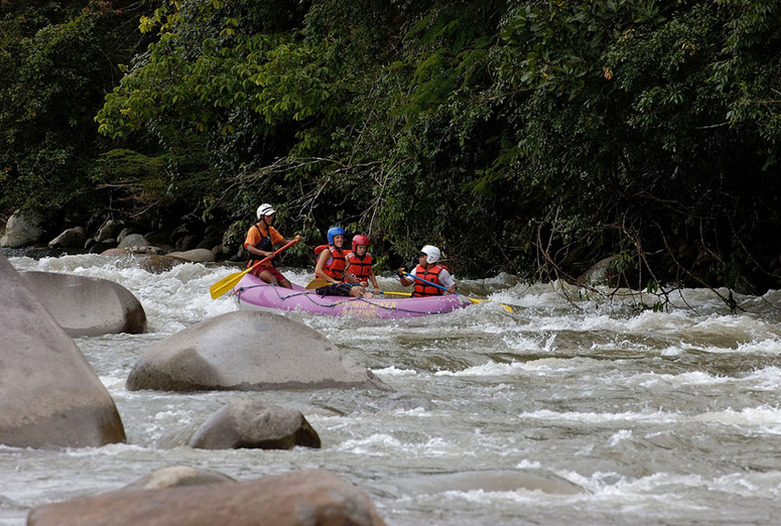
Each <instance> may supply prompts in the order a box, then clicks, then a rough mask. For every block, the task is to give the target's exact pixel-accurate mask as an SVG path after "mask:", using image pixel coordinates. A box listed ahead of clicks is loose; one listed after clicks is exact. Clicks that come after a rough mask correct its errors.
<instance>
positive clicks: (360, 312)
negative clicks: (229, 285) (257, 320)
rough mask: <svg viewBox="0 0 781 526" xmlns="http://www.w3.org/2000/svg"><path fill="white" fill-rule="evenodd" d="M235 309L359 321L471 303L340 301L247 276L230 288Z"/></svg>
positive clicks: (459, 299)
mask: <svg viewBox="0 0 781 526" xmlns="http://www.w3.org/2000/svg"><path fill="white" fill-rule="evenodd" d="M233 294H234V295H235V297H236V299H237V300H238V302H239V306H241V307H246V308H255V309H277V310H286V311H294V310H297V311H302V312H310V313H312V314H327V315H330V316H358V317H361V318H377V319H394V318H410V317H415V316H427V315H429V314H441V313H444V312H450V311H452V310H455V309H460V308H463V307H467V306H469V305H471V304H472V301H471V300H470V299H469V298H467V297H465V296H460V295H456V294H448V295H445V296H430V297H426V298H409V297H397V296H385V295H382V294H379V295H377V296H375V297H374V298H370V299H369V298H344V297H340V296H320V295H319V294H317V293H316V292H315V291H314V290H307V289H305V288H304V287H301V286H300V285H296V284H293V288H292V289H286V288H284V287H279V286H275V285H269V284H268V283H266V282H264V281H263V280H261V279H260V278H257V277H255V276H253V275H252V274H247V275H246V276H244V277H243V278H242V279H241V281H240V282H239V284H238V285H236V287H235V288H234V289H233Z"/></svg>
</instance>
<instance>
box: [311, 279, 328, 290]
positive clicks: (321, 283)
mask: <svg viewBox="0 0 781 526" xmlns="http://www.w3.org/2000/svg"><path fill="white" fill-rule="evenodd" d="M328 285H333V283H331V282H330V281H326V280H324V279H323V278H315V279H313V280H312V281H310V282H309V284H308V285H307V286H306V288H308V289H319V288H320V287H327V286H328Z"/></svg>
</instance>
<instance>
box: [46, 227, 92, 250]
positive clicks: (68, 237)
mask: <svg viewBox="0 0 781 526" xmlns="http://www.w3.org/2000/svg"><path fill="white" fill-rule="evenodd" d="M86 240H87V234H85V233H84V229H83V228H82V227H80V226H77V227H73V228H69V229H67V230H64V231H63V232H62V233H61V234H60V235H59V236H57V237H55V238H54V239H52V240H51V241H49V248H84V242H85V241H86Z"/></svg>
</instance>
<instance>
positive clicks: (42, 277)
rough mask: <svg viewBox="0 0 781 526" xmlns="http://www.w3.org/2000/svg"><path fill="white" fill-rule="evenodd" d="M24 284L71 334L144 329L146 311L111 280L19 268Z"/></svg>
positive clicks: (128, 293) (86, 334) (113, 332)
mask: <svg viewBox="0 0 781 526" xmlns="http://www.w3.org/2000/svg"><path fill="white" fill-rule="evenodd" d="M21 276H22V279H23V280H24V283H25V285H26V286H27V288H28V289H29V290H30V292H32V293H33V295H34V296H35V297H36V298H38V299H39V300H40V301H41V303H43V305H44V307H46V309H48V311H49V312H50V313H51V315H52V316H54V319H55V320H57V323H59V324H60V326H61V327H62V328H63V329H65V332H66V333H67V334H68V335H69V336H71V337H79V336H100V335H102V334H117V333H120V332H126V333H130V334H141V333H143V332H144V331H145V330H146V313H145V312H144V308H143V307H142V306H141V303H140V302H139V301H138V299H136V297H135V296H134V295H133V294H132V293H131V292H130V291H129V290H127V289H126V288H125V287H123V286H122V285H120V284H118V283H114V282H113V281H109V280H106V279H98V278H89V277H85V276H75V275H72V274H55V273H52V272H22V273H21Z"/></svg>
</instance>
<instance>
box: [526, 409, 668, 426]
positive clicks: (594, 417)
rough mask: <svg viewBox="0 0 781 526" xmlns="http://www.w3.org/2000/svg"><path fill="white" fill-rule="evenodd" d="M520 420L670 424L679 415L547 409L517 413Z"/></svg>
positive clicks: (660, 412) (656, 412) (657, 412)
mask: <svg viewBox="0 0 781 526" xmlns="http://www.w3.org/2000/svg"><path fill="white" fill-rule="evenodd" d="M518 418H519V419H521V420H540V421H544V422H558V423H561V424H564V423H570V424H574V423H585V424H604V423H611V424H613V423H616V422H628V423H629V422H640V423H656V424H672V423H676V422H678V421H679V419H680V415H678V414H676V413H669V412H665V411H654V412H648V413H635V412H629V411H627V412H623V413H591V412H588V413H577V412H574V411H565V412H557V411H551V410H549V409H541V410H539V411H532V412H524V413H520V414H519V415H518Z"/></svg>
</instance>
